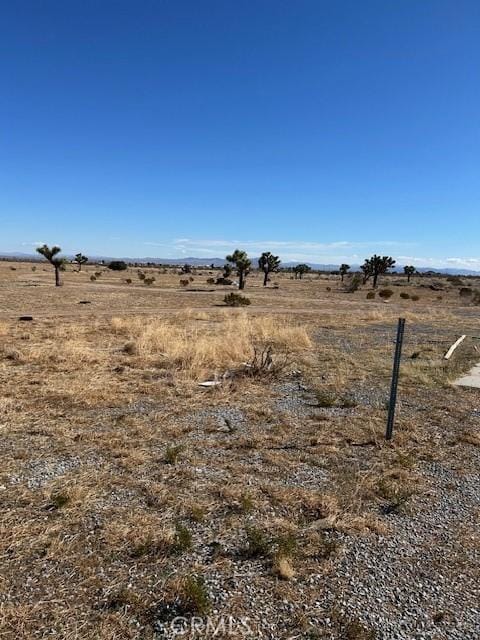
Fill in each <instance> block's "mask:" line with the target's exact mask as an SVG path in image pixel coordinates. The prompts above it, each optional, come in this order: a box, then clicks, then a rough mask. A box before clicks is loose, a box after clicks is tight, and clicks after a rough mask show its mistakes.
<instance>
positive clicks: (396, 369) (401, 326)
mask: <svg viewBox="0 0 480 640" xmlns="http://www.w3.org/2000/svg"><path fill="white" fill-rule="evenodd" d="M404 332H405V318H399V319H398V328H397V341H396V343H395V355H394V358H393V371H392V385H391V387H390V403H389V405H388V420H387V430H386V432H385V440H391V439H392V436H393V424H394V422H395V408H396V405H397V388H398V376H399V373H400V360H401V358H402V345H403V336H404Z"/></svg>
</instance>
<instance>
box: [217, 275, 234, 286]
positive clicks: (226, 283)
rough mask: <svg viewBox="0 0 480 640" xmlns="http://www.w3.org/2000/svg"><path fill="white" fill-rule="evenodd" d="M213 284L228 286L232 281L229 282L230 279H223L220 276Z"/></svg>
mask: <svg viewBox="0 0 480 640" xmlns="http://www.w3.org/2000/svg"><path fill="white" fill-rule="evenodd" d="M215 284H223V285H230V284H233V280H230V278H225V277H223V276H221V277H220V278H217V279H216V280H215Z"/></svg>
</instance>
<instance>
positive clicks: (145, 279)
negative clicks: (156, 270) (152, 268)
mask: <svg viewBox="0 0 480 640" xmlns="http://www.w3.org/2000/svg"><path fill="white" fill-rule="evenodd" d="M143 282H144V284H146V285H149V286H150V285H152V284H153V283H154V282H155V278H154V277H153V276H151V277H150V278H144V279H143Z"/></svg>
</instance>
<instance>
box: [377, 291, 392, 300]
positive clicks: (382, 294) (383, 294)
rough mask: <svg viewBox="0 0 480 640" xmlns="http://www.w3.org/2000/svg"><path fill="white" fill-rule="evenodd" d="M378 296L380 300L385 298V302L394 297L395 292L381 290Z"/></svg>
mask: <svg viewBox="0 0 480 640" xmlns="http://www.w3.org/2000/svg"><path fill="white" fill-rule="evenodd" d="M378 295H379V296H380V298H383V299H384V300H388V299H389V298H391V297H392V296H393V291H392V289H380V291H379V292H378Z"/></svg>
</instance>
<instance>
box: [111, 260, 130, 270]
mask: <svg viewBox="0 0 480 640" xmlns="http://www.w3.org/2000/svg"><path fill="white" fill-rule="evenodd" d="M108 268H109V269H111V270H112V271H125V270H126V269H127V268H128V265H127V263H126V262H124V261H123V260H112V261H111V262H109V263H108Z"/></svg>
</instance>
